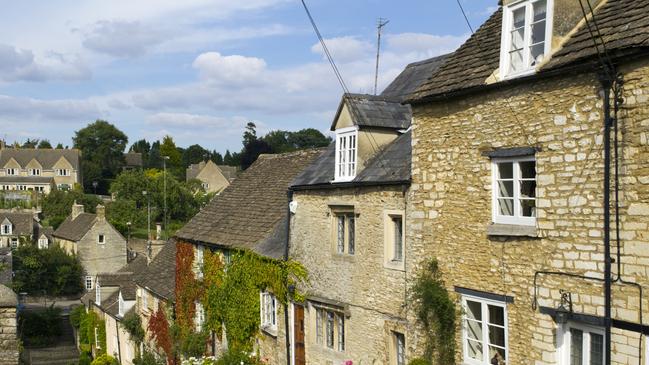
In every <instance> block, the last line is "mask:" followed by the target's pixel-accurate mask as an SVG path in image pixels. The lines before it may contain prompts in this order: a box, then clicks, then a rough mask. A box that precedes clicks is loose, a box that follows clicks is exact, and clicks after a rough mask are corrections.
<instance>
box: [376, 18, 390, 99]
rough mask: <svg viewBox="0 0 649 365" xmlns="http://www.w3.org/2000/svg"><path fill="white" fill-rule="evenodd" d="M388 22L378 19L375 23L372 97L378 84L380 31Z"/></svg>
mask: <svg viewBox="0 0 649 365" xmlns="http://www.w3.org/2000/svg"><path fill="white" fill-rule="evenodd" d="M389 22H390V21H389V20H387V19H383V18H379V20H378V22H377V23H376V29H377V33H378V37H377V41H376V70H375V71H374V95H376V93H377V89H378V84H379V58H380V57H381V31H382V30H383V27H385V26H386V25H387V24H388V23H389Z"/></svg>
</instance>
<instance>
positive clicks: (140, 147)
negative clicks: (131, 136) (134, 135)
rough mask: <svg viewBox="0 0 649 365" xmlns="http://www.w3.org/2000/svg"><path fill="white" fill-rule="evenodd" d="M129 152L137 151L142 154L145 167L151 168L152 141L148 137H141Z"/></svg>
mask: <svg viewBox="0 0 649 365" xmlns="http://www.w3.org/2000/svg"><path fill="white" fill-rule="evenodd" d="M129 152H137V153H141V154H142V164H143V165H144V168H145V169H147V168H149V153H150V152H151V143H149V142H147V140H146V139H141V140H139V141H137V142H135V143H133V144H132V145H131V147H130V148H129Z"/></svg>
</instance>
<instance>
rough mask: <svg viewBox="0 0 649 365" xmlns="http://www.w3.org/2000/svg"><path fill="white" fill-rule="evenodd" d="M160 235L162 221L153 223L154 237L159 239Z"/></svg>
mask: <svg viewBox="0 0 649 365" xmlns="http://www.w3.org/2000/svg"><path fill="white" fill-rule="evenodd" d="M160 237H162V223H156V224H155V239H156V240H159V239H160Z"/></svg>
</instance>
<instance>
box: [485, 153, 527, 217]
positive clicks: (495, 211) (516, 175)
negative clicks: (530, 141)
mask: <svg viewBox="0 0 649 365" xmlns="http://www.w3.org/2000/svg"><path fill="white" fill-rule="evenodd" d="M529 161H535V163H536V159H535V157H534V156H533V155H531V156H521V157H515V158H493V159H492V160H491V180H492V187H491V210H492V220H493V222H494V223H499V224H513V225H521V226H535V225H536V218H537V217H536V216H537V215H538V213H537V214H535V216H534V217H524V216H522V213H521V207H520V205H519V201H520V198H521V197H520V191H521V189H520V184H521V176H520V167H519V163H520V162H529ZM501 163H511V164H512V180H513V194H514V195H513V201H514V215H513V216H507V215H501V214H500V207H499V205H498V193H499V190H498V189H499V187H498V164H501ZM534 179H535V180H536V179H537V177H536V165H535V168H534ZM535 190H538V189H537V188H535ZM534 196H535V201H536V200H538V196H537V194H536V192H535V193H534ZM535 209H538V207H537V206H536V204H535Z"/></svg>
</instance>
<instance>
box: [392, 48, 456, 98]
mask: <svg viewBox="0 0 649 365" xmlns="http://www.w3.org/2000/svg"><path fill="white" fill-rule="evenodd" d="M449 56H451V54H450V53H449V54H445V55H442V56H437V57H433V58H429V59H427V60H423V61H419V62H413V63H411V64H409V65H408V66H406V68H405V70H403V72H401V73H400V74H399V75H398V76H397V77H396V78H395V79H394V80H392V82H391V83H390V85H388V86H387V87H386V88H385V90H383V92H382V93H381V96H385V97H390V98H400V99H403V98H405V97H407V96H408V95H410V94H411V93H412V92H414V91H415V90H416V89H417V88H418V87H419V85H421V84H422V83H423V82H424V81H426V80H427V79H428V78H429V77H430V75H432V73H433V72H434V71H435V70H436V69H437V68H438V67H440V66H441V65H442V64H443V63H444V61H446V60H447V59H448V57H449Z"/></svg>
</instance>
